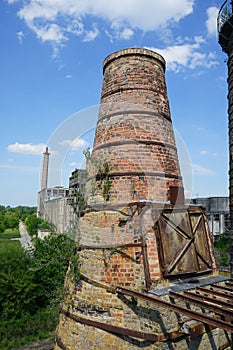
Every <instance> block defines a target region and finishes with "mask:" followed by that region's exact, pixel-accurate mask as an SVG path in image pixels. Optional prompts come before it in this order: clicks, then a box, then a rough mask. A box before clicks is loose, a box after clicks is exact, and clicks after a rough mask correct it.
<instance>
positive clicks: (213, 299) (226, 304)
mask: <svg viewBox="0 0 233 350" xmlns="http://www.w3.org/2000/svg"><path fill="white" fill-rule="evenodd" d="M185 294H187V295H189V296H191V297H192V296H194V297H195V296H196V297H197V298H202V300H206V301H207V302H210V303H212V304H215V305H219V304H220V305H222V306H223V307H226V308H228V309H229V308H230V309H233V305H232V304H231V303H229V302H226V301H223V300H220V299H217V298H216V297H212V296H210V295H209V294H208V295H206V294H207V293H205V295H203V294H199V293H198V294H196V293H195V292H192V291H187V292H185Z"/></svg>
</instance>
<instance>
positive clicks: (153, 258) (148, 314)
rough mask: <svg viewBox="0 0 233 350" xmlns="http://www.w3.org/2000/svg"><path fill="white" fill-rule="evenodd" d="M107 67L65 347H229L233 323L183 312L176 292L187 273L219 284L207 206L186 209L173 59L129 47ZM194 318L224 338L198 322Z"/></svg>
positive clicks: (59, 342) (66, 305) (67, 306)
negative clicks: (170, 91)
mask: <svg viewBox="0 0 233 350" xmlns="http://www.w3.org/2000/svg"><path fill="white" fill-rule="evenodd" d="M103 70H104V81H103V88H102V95H101V105H100V110H99V117H98V122H97V127H96V134H95V141H94V148H93V152H92V154H88V152H87V154H86V156H87V170H88V175H87V188H86V201H87V206H86V209H85V211H84V212H83V215H82V216H81V218H80V220H79V231H78V235H77V236H78V237H77V247H78V251H79V252H78V254H77V260H76V263H75V260H74V259H72V264H71V266H70V269H69V271H68V273H67V278H66V283H65V289H64V296H65V299H64V302H63V305H62V309H61V316H60V321H59V325H58V328H57V335H56V346H55V350H61V349H66V350H68V349H69V350H76V349H80V350H85V349H86V350H94V349H96V350H97V349H98V350H106V349H108V350H109V349H110V350H113V349H122V350H135V349H141V348H145V349H150V350H152V349H153V350H157V349H161V350H164V349H180V350H184V349H196V348H198V349H199V350H204V349H211V342H212V343H214V344H217V343H218V344H219V345H220V346H223V345H224V344H226V341H227V335H226V334H225V333H224V330H229V329H230V331H231V328H230V327H231V326H230V325H228V324H225V323H224V324H223V325H222V326H223V329H224V330H222V329H221V330H220V329H218V328H216V324H217V325H218V323H216V322H217V321H213V317H209V318H203V316H197V315H196V314H194V313H193V311H191V306H190V310H187V307H186V303H185V302H184V305H183V306H182V307H181V306H180V304H182V302H179V301H178V303H177V301H176V302H175V304H176V306H174V304H173V303H172V302H171V301H170V295H168V292H169V288H170V287H171V286H172V283H173V281H174V280H177V279H178V280H179V283H180V281H181V280H182V278H183V279H184V276H186V277H192V278H193V276H195V279H193V280H192V281H193V282H192V283H194V281H195V283H196V284H198V283H200V284H201V283H205V284H208V278H210V279H212V280H211V281H213V278H214V281H215V282H218V279H215V277H214V274H215V273H216V261H215V256H214V252H213V246H212V241H211V237H210V233H209V230H208V225H207V218H206V216H205V212H204V209H203V208H201V207H187V206H186V205H185V204H184V195H183V186H182V179H181V175H180V170H179V162H178V157H177V150H176V145H175V139H174V133H173V128H172V122H171V116H170V110H169V103H168V99H167V91H166V84H165V77H164V73H165V61H164V59H163V58H162V57H161V56H160V55H159V54H157V53H155V52H153V51H150V50H145V49H137V48H133V49H125V50H121V51H118V52H116V53H113V54H112V55H110V56H108V57H107V58H106V59H105V61H104V66H103ZM77 266H78V268H79V273H80V275H79V276H77V275H75V273H74V271H75V268H74V267H77ZM203 275H204V277H205V279H204V282H203V281H201V278H200V276H203ZM190 283H191V282H190ZM182 286H183V287H182ZM182 286H180V290H182V288H184V289H185V288H187V281H184V283H183V284H182ZM189 288H191V287H189ZM159 296H161V297H159ZM173 298H174V296H173ZM177 304H178V305H179V306H178V305H177ZM203 307H204V306H203ZM212 309H213V307H212ZM178 313H179V316H177V315H178ZM193 317H194V319H195V320H202V321H203V322H206V323H208V324H210V325H213V326H214V327H215V328H216V329H215V330H214V332H215V333H214V332H212V333H211V334H208V335H207V333H206V331H205V327H204V326H203V324H202V326H200V325H197V324H196V323H195V327H193V326H190V324H189V323H187V321H190V320H191V319H192V318H193ZM182 327H183V328H182ZM192 327H193V328H192ZM182 329H183V330H182ZM209 331H210V330H209ZM232 331H233V327H232ZM185 332H186V333H185ZM210 332H211V331H210ZM203 334H204V335H205V336H203V338H202V335H203ZM198 337H199V338H198ZM220 338H221V341H220V340H219V339H220ZM215 348H216V349H217V347H215Z"/></svg>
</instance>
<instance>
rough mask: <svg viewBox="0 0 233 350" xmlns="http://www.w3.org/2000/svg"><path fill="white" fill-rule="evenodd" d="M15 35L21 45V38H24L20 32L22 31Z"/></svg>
mask: <svg viewBox="0 0 233 350" xmlns="http://www.w3.org/2000/svg"><path fill="white" fill-rule="evenodd" d="M16 35H17V38H18V40H19V43H20V44H22V42H23V37H24V34H23V32H22V31H20V32H17V33H16Z"/></svg>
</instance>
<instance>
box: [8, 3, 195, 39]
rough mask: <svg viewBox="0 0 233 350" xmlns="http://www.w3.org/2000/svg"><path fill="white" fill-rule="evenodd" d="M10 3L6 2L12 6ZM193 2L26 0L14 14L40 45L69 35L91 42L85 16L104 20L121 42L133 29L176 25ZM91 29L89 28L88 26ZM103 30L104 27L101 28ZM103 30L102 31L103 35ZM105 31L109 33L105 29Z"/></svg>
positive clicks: (94, 31)
mask: <svg viewBox="0 0 233 350" xmlns="http://www.w3.org/2000/svg"><path fill="white" fill-rule="evenodd" d="M13 2H14V0H8V3H9V4H10V3H13ZM194 2H195V1H194V0H166V1H163V0H157V1H154V0H144V1H142V0H133V1H132V0H111V1H109V0H98V1H93V0H85V1H83V0H27V1H25V2H22V6H21V8H20V9H19V11H18V15H19V17H20V18H21V19H23V20H24V21H25V22H26V24H27V25H28V27H29V28H30V29H31V30H32V31H34V32H35V34H36V35H37V37H38V38H40V39H41V40H42V41H43V42H44V41H49V42H51V43H52V44H54V43H55V44H58V43H59V44H64V43H65V42H66V41H67V40H68V36H69V35H70V34H72V35H75V36H82V39H83V40H84V41H91V40H94V39H95V38H96V36H97V35H98V34H99V29H98V28H97V26H95V27H94V28H93V27H90V24H89V23H90V21H89V18H88V17H89V16H91V19H92V23H93V19H94V20H95V19H100V20H104V21H105V23H106V25H109V28H110V30H111V31H113V33H110V34H113V37H115V38H116V36H115V34H116V32H117V33H118V34H119V33H121V38H122V39H128V38H130V37H131V36H132V35H133V30H134V29H139V30H142V31H143V32H146V31H156V30H158V29H160V30H161V28H162V29H165V28H166V27H168V25H169V24H170V23H176V22H179V21H180V20H181V19H182V18H184V17H186V16H187V15H189V14H191V13H192V11H193V6H194ZM91 26H92V25H91ZM105 30H106V28H105ZM105 30H103V32H105ZM108 32H109V30H108Z"/></svg>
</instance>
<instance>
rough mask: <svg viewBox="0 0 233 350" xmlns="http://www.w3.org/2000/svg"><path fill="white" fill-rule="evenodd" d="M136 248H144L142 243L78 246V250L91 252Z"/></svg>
mask: <svg viewBox="0 0 233 350" xmlns="http://www.w3.org/2000/svg"><path fill="white" fill-rule="evenodd" d="M134 247H142V242H138V243H133V242H132V243H126V244H116V245H101V246H100V245H92V246H90V245H80V246H78V250H83V249H90V250H98V249H120V248H134Z"/></svg>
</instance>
